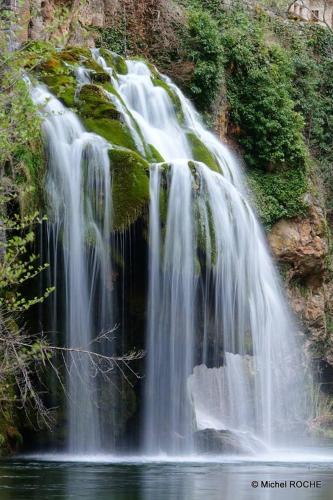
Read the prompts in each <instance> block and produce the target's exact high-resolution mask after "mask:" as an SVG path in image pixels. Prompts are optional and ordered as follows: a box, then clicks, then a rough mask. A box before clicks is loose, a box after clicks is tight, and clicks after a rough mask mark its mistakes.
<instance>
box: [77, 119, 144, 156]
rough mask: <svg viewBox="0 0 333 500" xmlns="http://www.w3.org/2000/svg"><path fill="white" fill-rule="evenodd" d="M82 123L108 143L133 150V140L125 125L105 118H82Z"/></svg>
mask: <svg viewBox="0 0 333 500" xmlns="http://www.w3.org/2000/svg"><path fill="white" fill-rule="evenodd" d="M83 123H84V125H85V126H86V128H87V129H88V130H89V131H90V132H95V134H98V135H100V136H102V137H104V139H106V140H107V141H109V142H110V144H113V145H115V146H122V147H125V148H128V149H132V150H135V145H134V141H133V139H132V137H131V135H130V133H129V130H128V128H127V127H126V125H125V124H124V123H122V122H120V121H117V120H110V119H107V118H98V119H95V118H83Z"/></svg>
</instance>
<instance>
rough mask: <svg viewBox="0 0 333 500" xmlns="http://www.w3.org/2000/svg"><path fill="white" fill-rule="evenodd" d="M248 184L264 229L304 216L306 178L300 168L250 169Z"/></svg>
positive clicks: (305, 208) (305, 207) (304, 172)
mask: <svg viewBox="0 0 333 500" xmlns="http://www.w3.org/2000/svg"><path fill="white" fill-rule="evenodd" d="M247 177H248V182H249V185H250V188H251V190H252V191H253V193H254V196H255V202H256V205H257V209H258V212H259V215H260V217H261V220H262V222H263V224H264V225H265V227H266V228H267V229H269V228H271V227H272V225H273V224H274V223H275V222H277V221H278V220H279V219H281V218H291V217H295V216H298V215H301V214H303V215H304V214H305V213H306V210H307V204H306V201H305V199H304V198H305V193H306V192H307V190H308V187H309V186H308V177H307V173H306V171H305V170H304V169H303V168H301V167H298V168H297V167H295V168H286V169H280V170H278V171H277V172H262V171H260V170H257V169H252V170H250V171H249V172H248V176H247Z"/></svg>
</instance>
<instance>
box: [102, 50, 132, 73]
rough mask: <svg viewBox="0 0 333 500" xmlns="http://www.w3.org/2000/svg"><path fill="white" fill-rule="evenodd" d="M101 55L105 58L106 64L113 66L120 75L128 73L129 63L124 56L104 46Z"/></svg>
mask: <svg viewBox="0 0 333 500" xmlns="http://www.w3.org/2000/svg"><path fill="white" fill-rule="evenodd" d="M100 55H101V56H102V57H103V59H105V62H106V64H107V65H108V66H109V67H110V68H113V69H114V70H115V72H116V73H118V75H126V74H127V65H126V61H125V59H124V58H123V57H121V56H119V55H118V54H115V53H114V52H111V51H110V50H108V49H104V48H102V49H100Z"/></svg>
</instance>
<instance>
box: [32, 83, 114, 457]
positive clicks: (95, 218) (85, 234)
mask: <svg viewBox="0 0 333 500" xmlns="http://www.w3.org/2000/svg"><path fill="white" fill-rule="evenodd" d="M32 98H33V100H34V102H35V103H36V104H38V105H40V106H43V117H44V122H43V131H44V135H45V138H46V146H47V152H48V174H47V181H46V191H47V203H48V211H49V217H48V218H49V221H48V225H49V228H48V232H49V235H50V236H49V241H50V243H49V247H50V246H54V251H53V255H54V263H53V265H52V266H51V268H52V269H53V275H52V278H53V279H54V280H55V281H57V284H58V285H59V287H58V289H57V295H56V297H55V299H54V300H55V301H57V302H59V303H61V304H62V306H61V308H60V309H59V308H58V307H55V308H54V315H55V316H58V317H56V318H54V320H53V321H52V324H53V325H54V327H55V328H57V325H58V327H59V330H60V331H61V328H62V325H64V330H65V335H66V339H65V342H66V347H67V348H69V349H79V350H93V347H94V339H95V338H96V337H97V336H98V335H100V334H101V333H102V332H107V331H108V330H110V329H111V328H112V326H113V324H112V306H111V304H112V298H111V289H112V285H111V272H112V271H111V260H110V234H111V180H110V166H109V159H108V149H109V145H108V143H107V142H106V141H105V140H104V139H102V138H101V137H99V136H97V135H94V134H90V133H87V132H86V131H85V130H84V128H83V127H82V125H81V123H80V121H79V120H78V118H77V117H76V115H75V114H74V113H73V112H71V111H69V110H68V109H66V108H65V107H64V106H63V105H62V104H61V103H60V102H59V101H58V100H57V99H55V98H54V96H52V95H51V94H50V93H49V92H48V91H47V90H46V88H44V87H42V86H37V87H34V88H33V89H32ZM51 244H52V245H51ZM59 254H61V262H62V269H59V264H57V260H58V259H59ZM57 274H60V279H59V278H58V279H57ZM60 280H63V282H61V281H60ZM62 307H63V309H62ZM59 311H62V314H63V315H64V318H63V322H61V317H59V316H60V315H61V312H60V314H59ZM57 313H58V314H57ZM57 329H58V328H57ZM53 337H55V335H53ZM67 368H68V374H67V379H68V383H67V390H68V394H67V396H68V398H67V399H68V412H67V419H68V451H70V452H71V453H86V452H95V451H96V450H100V449H101V448H102V445H103V443H102V433H101V428H100V415H99V392H100V390H101V387H100V384H99V381H98V377H96V374H94V366H92V365H91V360H90V359H89V357H87V356H86V355H85V354H82V353H80V352H73V353H71V352H69V355H68V359H67Z"/></svg>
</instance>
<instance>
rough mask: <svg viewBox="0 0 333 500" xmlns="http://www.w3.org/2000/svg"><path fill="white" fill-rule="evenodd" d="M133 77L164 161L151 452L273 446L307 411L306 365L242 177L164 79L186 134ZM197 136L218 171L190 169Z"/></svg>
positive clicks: (123, 85) (154, 234) (150, 377)
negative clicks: (235, 440)
mask: <svg viewBox="0 0 333 500" xmlns="http://www.w3.org/2000/svg"><path fill="white" fill-rule="evenodd" d="M95 56H96V54H95ZM97 60H98V61H99V62H100V64H101V65H102V66H103V67H105V66H106V65H105V61H103V60H102V58H98V55H97ZM127 68H128V74H127V75H125V76H119V77H118V79H117V80H116V79H114V78H113V84H114V85H115V87H116V89H117V91H118V93H119V95H120V96H121V98H122V102H123V103H124V104H125V105H126V108H127V110H128V111H129V113H130V116H131V117H133V118H134V120H135V122H136V123H137V124H138V125H139V128H140V131H141V133H142V135H143V137H144V139H145V142H146V143H147V144H152V145H153V146H154V147H155V148H156V149H157V150H158V151H159V153H160V154H161V155H162V156H163V158H164V160H165V162H166V164H162V165H155V166H153V167H152V168H151V180H150V196H151V202H150V231H149V235H150V256H149V297H148V328H147V381H146V400H145V430H144V443H145V451H146V452H147V453H158V452H168V453H171V454H177V453H192V452H193V450H194V443H193V433H194V432H195V431H198V430H202V429H207V428H208V429H214V430H229V431H233V432H234V433H236V434H237V433H238V435H239V436H242V435H247V434H249V435H252V436H253V437H256V439H257V440H258V441H259V440H263V441H264V442H265V443H266V444H269V445H273V444H276V442H277V441H278V438H279V439H281V435H282V434H283V432H285V430H286V428H288V426H290V425H292V424H295V422H296V421H297V419H301V415H302V414H303V412H302V410H303V408H302V407H301V406H302V403H301V395H302V382H301V376H300V371H299V368H298V367H299V366H300V360H299V359H298V358H297V348H296V341H295V325H294V324H293V321H292V319H291V317H290V314H289V312H288V308H287V307H286V304H285V301H284V298H283V296H282V293H281V290H280V285H279V281H278V278H277V275H276V272H275V270H274V267H273V264H272V261H271V258H270V256H269V252H268V250H267V248H266V243H265V240H264V237H263V234H262V230H261V228H260V226H259V225H258V223H257V221H256V218H255V216H254V214H253V212H252V210H251V207H250V206H249V203H248V201H247V199H246V190H245V188H244V185H243V180H242V175H241V171H240V168H239V166H238V165H237V162H236V161H235V159H234V158H233V157H232V155H231V154H230V153H229V151H228V150H227V149H226V148H225V147H224V146H223V145H222V144H221V143H220V142H219V141H218V140H217V139H216V138H215V137H214V136H213V135H212V134H211V133H209V132H208V131H207V130H205V129H204V127H203V126H202V125H201V123H200V120H199V118H198V115H197V114H196V112H195V111H194V110H193V108H192V106H191V105H190V103H189V101H187V100H186V99H185V98H184V97H183V95H182V94H181V92H180V91H179V90H178V89H177V88H176V87H175V86H174V85H173V84H172V83H171V82H170V81H169V80H168V79H165V81H166V82H167V84H168V85H169V88H171V89H172V91H173V92H174V95H175V96H176V97H177V98H178V100H179V102H180V105H181V111H182V114H183V122H184V123H183V124H182V125H180V123H179V119H178V118H177V116H176V112H175V108H174V105H173V102H172V100H171V98H170V96H169V95H168V94H167V92H166V91H165V90H164V89H163V88H160V87H156V86H154V84H153V82H152V75H151V72H150V70H149V69H148V67H147V66H146V65H145V64H144V63H142V62H134V61H130V62H127ZM191 133H194V134H195V135H196V137H198V138H199V139H200V140H201V141H202V143H204V145H205V146H206V147H207V149H208V150H209V152H210V153H211V155H212V156H213V157H214V159H215V161H216V163H217V165H218V166H219V170H220V172H214V171H212V170H211V169H209V168H208V166H207V165H205V164H203V163H200V162H195V161H194V162H193V161H192V162H191V160H193V159H194V157H193V153H192V148H191V144H190V141H189V134H191ZM189 161H190V163H189ZM162 198H163V199H164V203H165V205H166V206H167V215H166V217H164V220H163V217H162V213H161V205H162V203H163V200H162ZM195 365H197V366H196V367H195V368H194V366H195ZM208 367H209V368H208ZM212 367H214V368H212ZM193 368H194V370H193ZM192 372H193V373H192Z"/></svg>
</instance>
